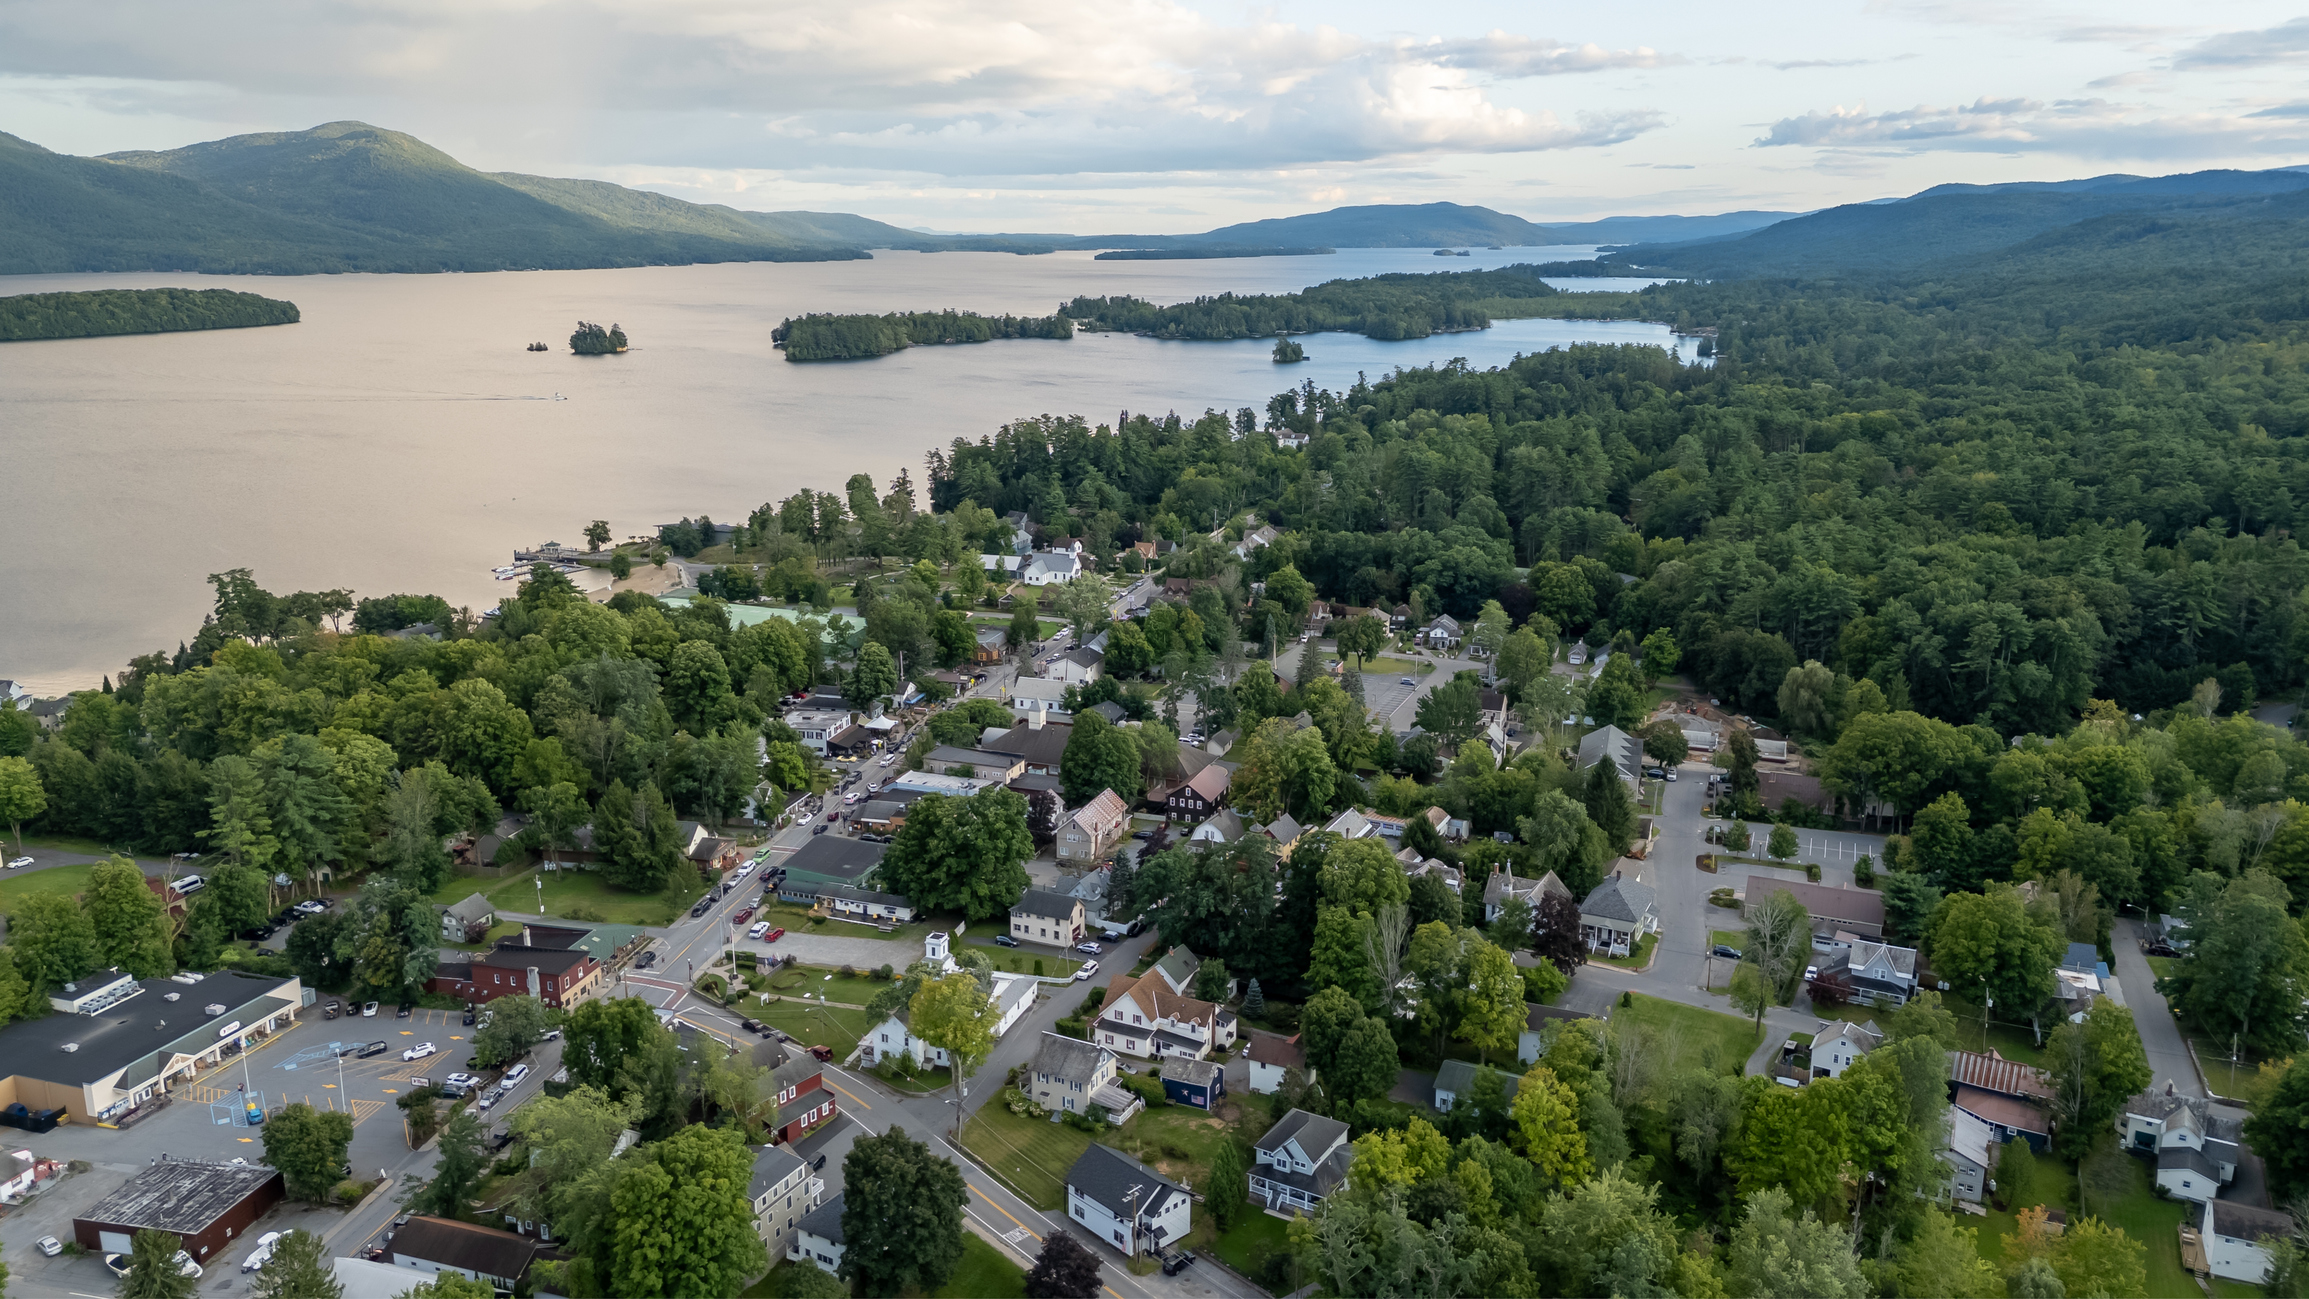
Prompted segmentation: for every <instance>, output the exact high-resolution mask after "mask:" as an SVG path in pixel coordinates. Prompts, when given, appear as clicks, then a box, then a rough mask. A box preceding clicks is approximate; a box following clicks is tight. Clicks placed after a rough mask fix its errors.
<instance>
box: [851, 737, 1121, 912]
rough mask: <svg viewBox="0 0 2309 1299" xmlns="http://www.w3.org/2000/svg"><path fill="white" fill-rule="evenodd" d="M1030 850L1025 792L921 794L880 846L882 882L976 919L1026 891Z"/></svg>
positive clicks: (926, 904) (995, 789) (922, 902)
mask: <svg viewBox="0 0 2309 1299" xmlns="http://www.w3.org/2000/svg"><path fill="white" fill-rule="evenodd" d="M1133 761H1134V762H1135V761H1136V759H1133ZM1033 855H1034V837H1033V835H1032V834H1030V833H1029V832H1028V830H1027V828H1026V799H1025V798H1023V797H1022V796H1020V795H1019V794H1017V793H1016V792H1014V791H1012V790H1010V789H1006V788H1004V787H1002V786H999V785H996V786H990V787H988V788H986V789H982V790H980V791H979V792H977V793H976V794H973V795H971V796H970V797H968V798H955V797H950V796H948V795H944V794H930V795H926V796H924V797H923V798H921V799H918V800H916V801H915V802H914V803H913V805H912V806H910V807H908V808H907V809H906V824H905V825H903V826H900V827H899V829H898V833H897V835H896V836H895V837H894V838H893V839H892V841H891V843H890V846H889V847H888V848H887V849H885V850H884V852H883V854H882V865H881V867H880V870H879V875H880V878H881V881H882V887H883V888H885V889H887V890H888V891H890V892H892V893H900V894H904V895H905V896H906V897H909V898H911V899H913V901H914V905H915V906H917V907H922V908H926V909H929V910H934V911H959V912H961V913H962V914H963V915H964V916H965V917H967V918H969V919H973V920H979V919H984V918H985V917H987V916H992V915H1000V914H1003V913H1005V912H1007V911H1008V910H1009V909H1010V906H1011V904H1012V903H1015V902H1016V901H1018V898H1019V895H1021V894H1023V893H1024V892H1025V891H1026V885H1027V879H1026V859H1027V858H1029V857H1031V856H1033Z"/></svg>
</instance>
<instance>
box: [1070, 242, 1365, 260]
mask: <svg viewBox="0 0 2309 1299" xmlns="http://www.w3.org/2000/svg"><path fill="white" fill-rule="evenodd" d="M1338 251H1339V250H1338V249H1336V248H1230V247H1225V246H1216V245H1214V246H1196V245H1191V244H1190V245H1186V246H1183V247H1177V248H1118V249H1115V250H1114V251H1113V252H1106V253H1100V254H1098V255H1097V256H1096V257H1093V258H1091V260H1092V261H1094V262H1186V261H1202V260H1205V259H1207V258H1213V257H1324V256H1329V255H1331V254H1333V253H1336V252H1338Z"/></svg>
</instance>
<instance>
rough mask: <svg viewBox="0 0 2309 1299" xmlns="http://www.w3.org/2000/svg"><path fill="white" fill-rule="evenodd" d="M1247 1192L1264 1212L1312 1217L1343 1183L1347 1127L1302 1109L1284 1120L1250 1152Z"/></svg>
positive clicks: (1349, 1154) (1349, 1153)
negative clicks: (1278, 1211)
mask: <svg viewBox="0 0 2309 1299" xmlns="http://www.w3.org/2000/svg"><path fill="white" fill-rule="evenodd" d="M1251 1153H1252V1155H1253V1157H1255V1158H1256V1159H1257V1161H1258V1162H1257V1163H1256V1164H1255V1165H1253V1166H1252V1168H1251V1176H1250V1193H1251V1198H1252V1199H1253V1200H1256V1201H1258V1202H1259V1203H1260V1204H1262V1205H1264V1206H1265V1207H1266V1208H1268V1209H1270V1210H1283V1211H1289V1210H1299V1211H1302V1212H1307V1213H1312V1212H1314V1210H1315V1207H1316V1206H1317V1205H1319V1204H1321V1203H1322V1202H1323V1201H1324V1200H1325V1199H1326V1198H1327V1197H1329V1196H1330V1194H1331V1193H1332V1192H1333V1191H1336V1190H1338V1189H1339V1188H1340V1187H1341V1186H1343V1185H1345V1184H1346V1182H1347V1170H1348V1169H1349V1168H1351V1167H1353V1165H1354V1163H1355V1148H1354V1147H1353V1146H1352V1145H1350V1144H1348V1141H1347V1125H1346V1124H1344V1123H1341V1122H1340V1121H1339V1120H1337V1119H1333V1118H1325V1117H1324V1116H1322V1115H1320V1114H1309V1113H1308V1112H1307V1111H1305V1110H1292V1111H1291V1112H1290V1113H1288V1114H1286V1115H1284V1116H1283V1117H1282V1119H1281V1121H1279V1122H1277V1123H1276V1124H1275V1126H1274V1127H1272V1128H1269V1129H1267V1135H1265V1136H1263V1137H1261V1138H1259V1140H1258V1143H1257V1144H1256V1145H1254V1146H1252V1148H1251Z"/></svg>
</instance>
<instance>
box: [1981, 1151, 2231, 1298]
mask: <svg viewBox="0 0 2309 1299" xmlns="http://www.w3.org/2000/svg"><path fill="white" fill-rule="evenodd" d="M2125 1162H2126V1163H2127V1165H2128V1166H2130V1167H2131V1169H2132V1189H2131V1190H2130V1191H2128V1192H2127V1193H2126V1194H2125V1195H2124V1197H2123V1198H2122V1199H2119V1200H2117V1201H2115V1202H2114V1203H2103V1202H2101V1201H2098V1200H2096V1201H2094V1202H2093V1203H2092V1204H2090V1205H2089V1206H2085V1207H2083V1208H2082V1209H2080V1207H2079V1205H2078V1203H2077V1182H2076V1172H2075V1169H2074V1167H2073V1166H2072V1165H2069V1164H2067V1163H2065V1162H2063V1161H2061V1160H2059V1159H2056V1158H2054V1157H2052V1156H2051V1155H2039V1156H2037V1158H2036V1159H2035V1160H2034V1161H2032V1163H2031V1165H2030V1175H2029V1180H2028V1184H2027V1185H2026V1186H2025V1187H2022V1188H2017V1189H2009V1188H2000V1193H2002V1194H2004V1196H2005V1204H2006V1206H2007V1207H2008V1208H2009V1209H2011V1210H2012V1211H2011V1212H2009V1213H1999V1212H1997V1211H1996V1209H1995V1208H1994V1207H1993V1206H1988V1216H1987V1217H1985V1218H1979V1219H1959V1220H1958V1224H1957V1225H1959V1226H1972V1227H1976V1228H1977V1229H1978V1235H1977V1236H1976V1238H1975V1240H1976V1244H1977V1247H1978V1249H1979V1251H1980V1256H1981V1257H1982V1258H1985V1259H1987V1260H1988V1261H1989V1262H1990V1263H1991V1264H1994V1265H1995V1266H1997V1267H1998V1268H1999V1269H2001V1268H2002V1267H2003V1266H2004V1242H2005V1240H2006V1238H2007V1237H2009V1236H2011V1235H2012V1233H2013V1231H2014V1229H2015V1228H2016V1227H2017V1226H2018V1225H2019V1221H2020V1219H2019V1213H2020V1210H2022V1209H2027V1208H2031V1207H2034V1206H2036V1205H2039V1204H2043V1205H2049V1206H2051V1207H2054V1208H2058V1209H2062V1210H2065V1211H2066V1212H2067V1213H2068V1214H2069V1216H2070V1218H2071V1219H2072V1220H2073V1219H2075V1218H2077V1217H2079V1216H2083V1214H2086V1213H2089V1214H2090V1215H2091V1216H2093V1217H2096V1218H2099V1219H2101V1220H2102V1221H2104V1222H2106V1223H2108V1224H2109V1225H2110V1226H2113V1227H2121V1228H2123V1229H2124V1233H2125V1235H2127V1236H2129V1237H2131V1238H2132V1239H2134V1240H2137V1241H2140V1242H2141V1243H2142V1245H2144V1246H2145V1247H2146V1254H2145V1255H2144V1257H2143V1259H2142V1265H2143V1267H2144V1268H2145V1269H2146V1271H2147V1273H2148V1293H2149V1295H2150V1299H2200V1296H2201V1295H2202V1294H2203V1291H2201V1290H2199V1289H2198V1288H2197V1283H2196V1281H2195V1280H2194V1279H2192V1278H2191V1277H2190V1276H2189V1274H2188V1272H2187V1271H2186V1270H2184V1269H2183V1268H2182V1267H2181V1236H2180V1225H2181V1219H2182V1218H2183V1216H2184V1215H2186V1214H2187V1213H2188V1212H2189V1211H2190V1209H2191V1208H2193V1207H2194V1206H2191V1205H2188V1204H2185V1203H2183V1202H2181V1201H2179V1200H2161V1199H2158V1198H2157V1196H2156V1194H2155V1193H2154V1192H2153V1191H2152V1190H2151V1189H2150V1185H2149V1167H2148V1165H2147V1164H2146V1163H2144V1162H2142V1161H2140V1160H2137V1159H2128V1160H2126V1161H2125ZM2239 1293H2242V1294H2259V1293H2260V1287H2259V1286H2245V1287H2240V1288H2239Z"/></svg>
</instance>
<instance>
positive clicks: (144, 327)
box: [0, 289, 298, 343]
mask: <svg viewBox="0 0 2309 1299" xmlns="http://www.w3.org/2000/svg"><path fill="white" fill-rule="evenodd" d="M297 319H298V316H297V304H296V303H294V302H282V301H279V300H278V299H275V298H260V297H258V296H257V295H256V294H254V293H236V292H234V291H232V290H230V289H98V290H94V291H92V292H86V293H23V294H18V295H16V296H14V297H7V298H0V343H20V342H28V341H30V340H32V339H38V338H95V337H98V336H101V335H105V334H171V333H177V332H180V331H183V330H192V329H245V328H248V327H250V326H253V325H293V324H296V323H297Z"/></svg>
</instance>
